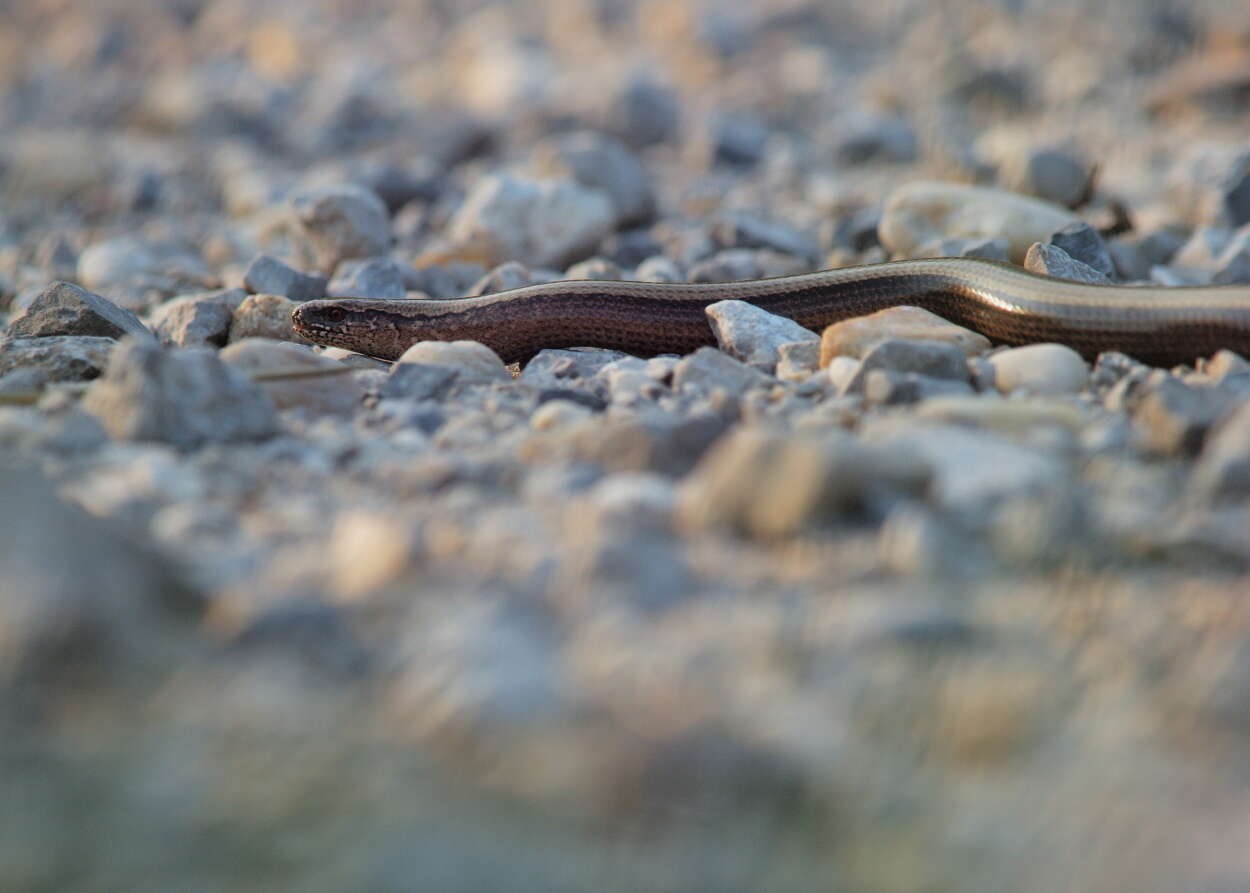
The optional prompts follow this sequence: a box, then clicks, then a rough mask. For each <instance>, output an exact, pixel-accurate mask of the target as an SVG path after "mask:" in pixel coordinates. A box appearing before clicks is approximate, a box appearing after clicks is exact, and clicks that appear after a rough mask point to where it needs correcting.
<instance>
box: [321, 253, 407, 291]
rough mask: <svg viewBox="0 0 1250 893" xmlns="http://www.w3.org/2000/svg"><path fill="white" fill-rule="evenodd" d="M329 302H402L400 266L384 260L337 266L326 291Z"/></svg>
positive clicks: (402, 285) (377, 258) (402, 278)
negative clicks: (345, 299) (344, 300)
mask: <svg viewBox="0 0 1250 893" xmlns="http://www.w3.org/2000/svg"><path fill="white" fill-rule="evenodd" d="M326 294H327V295H329V296H330V297H331V298H371V299H376V300H379V301H402V300H403V299H404V298H405V297H406V296H407V289H406V288H405V287H404V273H403V270H402V269H401V267H400V265H399V264H397V263H396V262H395V261H393V260H390V259H388V258H383V257H376V258H373V259H372V260H366V261H348V262H346V263H343V264H340V265H339V268H338V269H337V270H336V271H335V276H334V278H333V279H331V280H330V284H329V285H328V286H327V287H326Z"/></svg>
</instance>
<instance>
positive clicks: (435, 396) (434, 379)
mask: <svg viewBox="0 0 1250 893" xmlns="http://www.w3.org/2000/svg"><path fill="white" fill-rule="evenodd" d="M456 377H457V373H456V370H455V369H453V368H451V367H449V366H426V365H424V364H421V363H403V364H396V365H395V366H392V367H391V371H390V374H389V375H387V377H386V382H385V383H384V384H383V385H382V390H381V392H380V395H381V396H382V397H383V398H386V399H394V398H402V399H407V400H441V399H442V398H443V397H444V396H445V395H446V394H447V392H448V390H449V389H450V388H451V385H452V384H453V383H454V382H455V381H456Z"/></svg>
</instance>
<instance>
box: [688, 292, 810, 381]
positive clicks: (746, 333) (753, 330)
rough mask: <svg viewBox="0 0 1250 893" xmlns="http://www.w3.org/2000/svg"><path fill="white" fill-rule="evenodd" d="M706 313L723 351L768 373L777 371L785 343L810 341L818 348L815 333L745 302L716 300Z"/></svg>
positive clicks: (706, 309)
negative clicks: (781, 348) (780, 350)
mask: <svg viewBox="0 0 1250 893" xmlns="http://www.w3.org/2000/svg"><path fill="white" fill-rule="evenodd" d="M705 312H706V313H707V317H708V320H709V322H710V323H711V325H712V333H713V334H714V335H715V336H716V342H717V344H719V345H720V349H721V350H723V351H724V352H725V353H727V354H729V355H730V356H731V357H733V358H734V359H736V360H741V361H742V362H744V363H746V364H747V365H749V366H754V367H755V368H757V369H761V370H763V371H765V372H772V371H773V370H774V369H775V368H776V366H777V360H778V350H779V349H780V347H781V346H782V345H783V344H791V343H793V342H798V341H810V342H812V344H813V347H815V345H817V344H819V342H820V336H819V335H817V334H816V333H815V332H813V331H811V330H809V329H805V328H803V327H802V326H801V325H799V324H798V323H796V322H794V321H793V320H790V319H786V318H785V317H784V316H776V315H775V314H772V313H769V312H768V311H766V310H762V309H760V308H759V307H756V306H755V305H754V304H748V303H747V302H746V301H717V302H716V303H715V304H709V305H708V306H707V307H706V308H705Z"/></svg>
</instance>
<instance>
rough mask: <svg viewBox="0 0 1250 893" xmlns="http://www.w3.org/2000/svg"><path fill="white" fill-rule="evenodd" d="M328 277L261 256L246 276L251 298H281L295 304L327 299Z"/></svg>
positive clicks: (264, 255) (250, 267) (257, 257)
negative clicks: (303, 271) (254, 296)
mask: <svg viewBox="0 0 1250 893" xmlns="http://www.w3.org/2000/svg"><path fill="white" fill-rule="evenodd" d="M327 284H328V280H327V279H326V277H325V276H321V275H317V274H308V273H301V272H299V271H298V270H293V269H291V268H290V267H288V266H287V265H286V264H284V263H282V261H280V260H278V259H277V258H274V257H270V256H269V255H267V254H261V255H257V256H256V257H255V258H254V259H253V260H252V262H251V263H250V264H248V267H247V271H246V272H244V274H243V287H244V288H245V289H247V292H248V294H253V295H281V296H282V297H284V298H290V299H291V300H292V301H319V300H321V299H322V298H324V297H325V296H326V285H327Z"/></svg>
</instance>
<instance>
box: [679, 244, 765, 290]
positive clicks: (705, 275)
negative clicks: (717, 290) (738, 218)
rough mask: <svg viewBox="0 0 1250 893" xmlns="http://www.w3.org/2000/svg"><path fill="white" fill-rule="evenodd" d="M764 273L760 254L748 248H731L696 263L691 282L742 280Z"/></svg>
mask: <svg viewBox="0 0 1250 893" xmlns="http://www.w3.org/2000/svg"><path fill="white" fill-rule="evenodd" d="M763 275H764V270H763V268H762V267H761V266H760V261H759V256H758V255H757V253H756V252H754V251H751V250H750V249H747V248H729V249H726V250H725V251H720V252H718V253H716V254H715V255H713V256H712V257H709V258H707V259H706V260H701V261H699V262H698V263H696V264H694V265H693V266H692V267H691V268H690V281H691V282H742V281H744V280H746V279H759V278H761V277H762V276H763Z"/></svg>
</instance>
